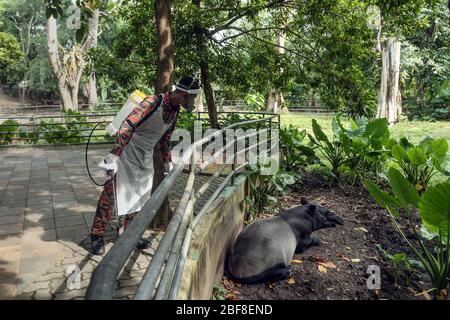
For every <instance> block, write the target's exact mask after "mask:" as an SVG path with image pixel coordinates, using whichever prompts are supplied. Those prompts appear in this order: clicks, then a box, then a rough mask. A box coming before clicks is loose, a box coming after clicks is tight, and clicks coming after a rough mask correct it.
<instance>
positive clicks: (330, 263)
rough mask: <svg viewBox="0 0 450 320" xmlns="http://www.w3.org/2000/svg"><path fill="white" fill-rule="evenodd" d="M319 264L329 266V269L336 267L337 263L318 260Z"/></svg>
mask: <svg viewBox="0 0 450 320" xmlns="http://www.w3.org/2000/svg"><path fill="white" fill-rule="evenodd" d="M318 264H320V265H321V266H324V267H325V268H328V269H336V265H335V264H334V263H333V262H331V261H328V262H318Z"/></svg>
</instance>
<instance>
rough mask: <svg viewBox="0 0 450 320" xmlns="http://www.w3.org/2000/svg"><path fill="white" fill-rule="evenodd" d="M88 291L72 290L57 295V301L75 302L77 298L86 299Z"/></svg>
mask: <svg viewBox="0 0 450 320" xmlns="http://www.w3.org/2000/svg"><path fill="white" fill-rule="evenodd" d="M85 295H86V289H80V290H70V291H67V292H63V293H55V300H73V299H75V298H84V296H85Z"/></svg>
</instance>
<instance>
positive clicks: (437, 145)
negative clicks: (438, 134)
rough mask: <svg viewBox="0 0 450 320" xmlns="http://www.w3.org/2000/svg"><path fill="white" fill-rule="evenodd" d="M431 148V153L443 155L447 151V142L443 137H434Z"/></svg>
mask: <svg viewBox="0 0 450 320" xmlns="http://www.w3.org/2000/svg"><path fill="white" fill-rule="evenodd" d="M431 150H432V151H433V154H434V155H436V156H438V157H440V156H445V155H446V154H447V152H448V142H447V140H445V139H444V138H440V139H436V140H434V141H433V144H432V145H431Z"/></svg>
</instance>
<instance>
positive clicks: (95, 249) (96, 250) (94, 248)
mask: <svg viewBox="0 0 450 320" xmlns="http://www.w3.org/2000/svg"><path fill="white" fill-rule="evenodd" d="M91 253H92V254H94V255H98V256H101V255H103V254H104V253H105V242H104V241H103V237H102V236H97V235H94V234H91Z"/></svg>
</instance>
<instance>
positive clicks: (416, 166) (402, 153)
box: [391, 136, 448, 193]
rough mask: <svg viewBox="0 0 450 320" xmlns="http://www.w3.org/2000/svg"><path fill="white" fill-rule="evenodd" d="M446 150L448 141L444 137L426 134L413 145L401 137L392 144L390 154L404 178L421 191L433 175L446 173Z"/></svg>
mask: <svg viewBox="0 0 450 320" xmlns="http://www.w3.org/2000/svg"><path fill="white" fill-rule="evenodd" d="M447 151H448V143H447V140H445V139H444V138H438V139H434V138H432V137H430V136H426V137H425V138H424V139H422V141H421V142H420V143H419V144H418V145H413V144H412V143H411V142H410V141H409V139H408V138H407V137H403V138H401V139H399V140H398V141H397V142H396V143H395V144H393V145H392V148H391V155H392V158H393V159H394V161H395V162H396V163H397V164H398V165H399V166H400V168H401V169H402V171H403V173H404V174H405V177H406V179H407V180H408V181H409V182H410V183H412V184H413V185H414V186H415V188H416V189H417V190H418V191H419V193H422V192H424V191H425V190H426V188H427V186H428V185H429V183H430V180H431V178H432V177H433V176H434V175H436V174H437V173H438V172H441V173H444V174H445V173H446V170H445V168H446V166H447V162H448V155H447Z"/></svg>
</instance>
